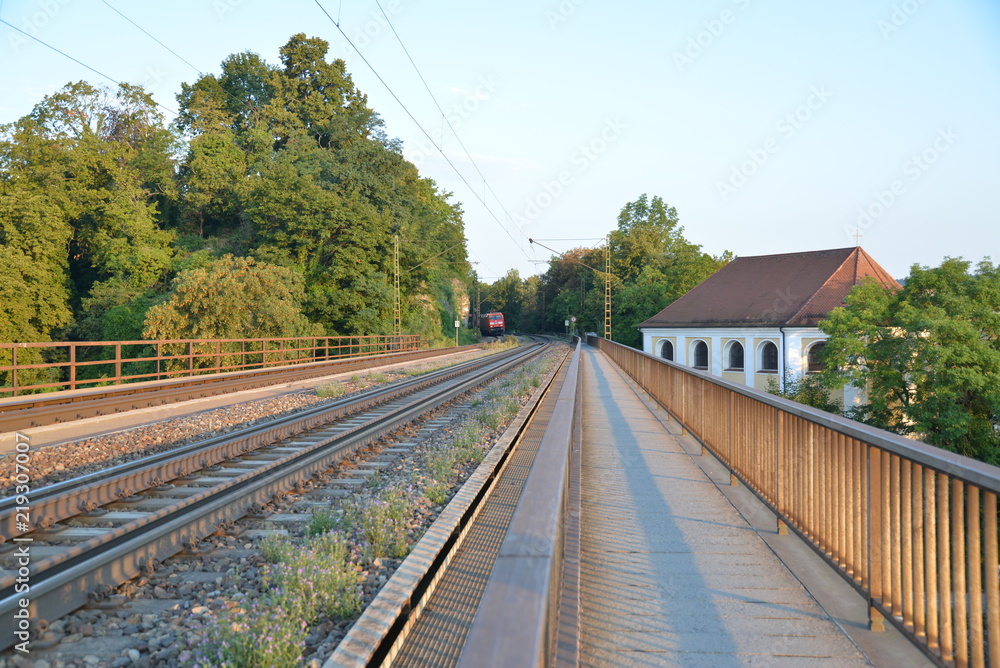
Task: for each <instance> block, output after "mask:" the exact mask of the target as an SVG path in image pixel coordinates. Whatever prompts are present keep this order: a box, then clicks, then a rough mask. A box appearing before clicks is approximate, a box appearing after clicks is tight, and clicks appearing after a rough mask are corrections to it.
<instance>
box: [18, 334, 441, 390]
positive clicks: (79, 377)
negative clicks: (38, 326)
mask: <svg viewBox="0 0 1000 668" xmlns="http://www.w3.org/2000/svg"><path fill="white" fill-rule="evenodd" d="M422 346H423V342H422V340H421V337H420V336H419V335H403V336H374V335H373V336H312V337H282V338H259V339H170V340H162V341H77V342H63V343H50V342H42V343H0V396H8V397H9V396H18V394H31V393H36V392H45V391H54V390H75V389H78V388H85V387H92V386H95V385H118V384H121V383H127V382H137V381H143V380H161V379H164V378H175V377H179V376H193V375H197V374H204V373H222V372H226V371H242V370H247V369H260V368H265V367H272V366H283V365H288V364H303V363H306V362H322V361H326V360H335V359H343V358H348V357H360V356H364V355H378V354H381V353H390V352H406V351H412V350H419V349H420V348H421V347H422Z"/></svg>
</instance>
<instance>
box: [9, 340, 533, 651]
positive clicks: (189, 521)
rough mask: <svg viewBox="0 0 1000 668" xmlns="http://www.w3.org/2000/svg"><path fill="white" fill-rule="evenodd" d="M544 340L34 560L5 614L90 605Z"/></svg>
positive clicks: (37, 616) (52, 614) (48, 613)
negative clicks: (26, 586) (24, 587)
mask: <svg viewBox="0 0 1000 668" xmlns="http://www.w3.org/2000/svg"><path fill="white" fill-rule="evenodd" d="M543 348H544V346H543V345H541V344H538V345H533V346H530V347H526V348H525V349H524V350H520V349H516V350H515V351H513V352H512V354H511V355H510V356H509V357H505V359H503V360H496V358H495V357H494V358H493V361H494V362H497V363H495V364H494V365H493V366H492V368H488V369H486V370H485V372H484V371H483V370H481V369H472V370H469V369H467V370H466V371H467V373H466V375H468V374H471V373H474V372H475V374H476V375H474V376H473V377H471V378H467V379H465V380H461V377H459V378H457V379H456V378H453V379H451V380H452V381H453V382H452V384H450V385H448V386H446V387H444V388H437V389H435V391H434V392H433V393H432V394H430V395H429V396H426V397H423V398H420V399H418V400H417V401H415V402H413V403H410V404H408V405H405V406H403V407H401V408H399V409H396V410H394V411H392V412H390V413H387V414H383V415H381V416H379V417H377V418H376V419H374V420H372V421H371V422H369V423H367V424H365V425H360V426H358V427H356V428H354V429H353V430H351V431H349V432H346V433H345V432H339V433H336V434H334V433H329V434H327V435H325V436H324V437H322V438H320V439H318V440H315V441H310V442H309V444H308V445H307V446H306V447H303V448H301V449H300V450H298V451H297V452H294V453H290V454H289V455H288V456H286V457H283V458H281V459H279V460H276V461H272V462H270V463H264V464H262V465H261V466H259V467H258V468H257V469H256V470H254V471H250V472H246V473H243V474H242V475H240V476H238V477H236V478H233V479H231V480H229V481H227V482H225V483H221V484H219V485H216V486H213V487H211V488H209V489H206V490H205V491H203V492H200V493H198V494H196V495H194V496H190V497H187V498H184V499H180V500H178V501H177V503H174V504H171V505H170V506H168V507H165V508H162V509H160V510H158V511H155V512H151V513H149V514H148V515H145V516H144V517H143V518H141V519H137V520H133V521H131V522H128V523H126V524H123V525H121V526H119V527H115V528H112V529H109V530H108V532H106V533H104V534H101V535H100V536H97V537H94V538H92V539H90V540H88V541H86V542H83V543H79V544H77V545H74V546H72V547H70V548H69V549H68V550H66V551H64V552H60V553H58V554H55V555H52V556H49V557H46V558H44V559H42V560H41V561H38V562H35V563H33V564H32V565H31V566H30V568H29V575H28V578H27V579H28V580H30V593H29V594H25V593H21V592H18V591H17V589H16V579H15V577H14V576H9V577H5V578H3V580H0V618H2V619H8V620H10V621H11V622H14V617H13V615H14V613H15V612H17V611H19V610H21V609H24V606H22V605H21V601H20V600H21V599H22V598H25V597H26V596H30V605H29V607H28V610H29V612H30V617H31V618H32V619H34V620H36V621H37V620H46V619H55V618H58V617H59V616H61V615H64V614H66V613H68V612H70V611H72V610H74V609H76V608H78V607H80V606H81V605H84V604H85V603H86V602H87V600H88V599H89V597H91V596H92V593H93V592H94V591H96V590H98V589H99V588H101V587H113V586H116V585H118V584H121V583H122V582H125V581H127V580H129V579H131V578H133V577H135V576H137V575H139V574H140V573H142V572H143V571H144V570H147V569H149V568H150V566H151V565H152V564H154V563H155V562H157V561H160V560H163V559H165V558H167V557H169V556H172V555H173V554H176V553H177V552H179V551H181V550H182V549H184V547H185V545H188V544H190V543H191V542H193V541H194V540H196V539H198V538H202V537H204V536H206V535H208V534H210V533H212V532H214V531H216V529H217V527H218V526H219V525H220V524H223V523H226V522H231V521H233V520H235V519H238V518H239V517H241V516H242V515H244V514H245V513H246V512H247V510H248V509H249V508H251V507H253V506H255V505H263V504H265V503H267V502H268V501H269V500H271V499H272V498H273V497H274V496H275V495H276V494H280V493H282V492H284V491H287V490H288V489H290V488H291V487H293V486H294V485H295V484H296V483H298V482H301V481H303V480H305V479H308V478H309V477H311V476H312V475H314V474H316V473H319V472H321V471H323V470H325V469H327V468H329V467H330V466H331V465H332V464H333V463H336V462H337V461H339V460H341V459H343V458H344V457H346V456H348V455H349V454H351V453H353V452H354V451H356V450H358V449H360V448H362V447H364V446H366V445H368V444H370V443H372V442H374V441H376V440H377V439H379V438H381V437H382V436H384V435H386V434H388V433H390V432H392V431H394V430H396V429H398V428H399V427H401V426H403V425H405V424H407V423H408V422H410V421H412V420H413V419H415V418H417V417H419V416H420V415H422V414H424V413H426V412H429V411H432V410H434V409H435V408H437V407H439V406H441V405H443V404H446V403H448V402H450V401H452V400H454V399H455V398H456V397H458V396H460V395H462V394H465V393H466V392H468V391H470V390H471V389H473V388H475V387H477V386H480V385H482V384H484V383H485V382H488V381H489V380H491V379H492V378H494V377H496V376H499V375H501V374H503V373H505V372H507V371H509V370H511V369H512V368H514V367H516V366H518V365H520V364H521V363H523V362H525V361H526V360H527V359H529V358H531V357H534V356H536V355H538V354H539V353H540V352H541V350H542V349H543ZM299 438H301V435H300V437H299ZM296 440H297V439H296ZM20 545H24V544H23V543H22V544H20ZM29 549H30V548H29ZM41 626H43V627H44V621H43V622H41ZM14 631H15V625H14V624H13V623H11V624H9V625H5V628H4V629H3V630H2V631H0V649H5V648H7V647H10V646H11V645H13V644H14V642H15V637H14Z"/></svg>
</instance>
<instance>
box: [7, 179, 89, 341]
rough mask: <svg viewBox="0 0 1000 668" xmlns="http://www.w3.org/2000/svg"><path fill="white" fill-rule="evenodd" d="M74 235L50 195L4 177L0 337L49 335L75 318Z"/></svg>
mask: <svg viewBox="0 0 1000 668" xmlns="http://www.w3.org/2000/svg"><path fill="white" fill-rule="evenodd" d="M71 235H72V230H71V229H70V227H69V225H68V224H66V221H65V220H64V219H63V217H62V215H61V213H60V211H59V208H58V207H57V206H55V205H54V204H53V203H52V202H51V201H50V200H49V198H48V197H47V196H46V195H44V194H42V193H38V192H31V191H30V190H29V191H24V190H21V191H18V190H17V189H16V188H15V187H13V186H6V185H5V184H3V183H2V182H0V341H9V342H31V341H48V340H50V336H51V334H52V332H54V331H59V330H61V329H62V328H64V327H66V326H67V325H68V324H69V323H70V320H71V318H72V312H71V311H70V309H69V275H68V272H67V268H68V257H67V256H66V245H67V244H68V243H69V239H70V236H71Z"/></svg>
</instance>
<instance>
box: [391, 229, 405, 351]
mask: <svg viewBox="0 0 1000 668" xmlns="http://www.w3.org/2000/svg"><path fill="white" fill-rule="evenodd" d="M392 265H393V277H394V278H393V281H394V282H395V294H394V298H393V304H392V331H393V333H394V334H395V335H396V336H397V337H399V336H401V335H402V333H403V307H402V305H401V304H400V296H399V235H398V234H397V235H395V236H394V237H393V246H392Z"/></svg>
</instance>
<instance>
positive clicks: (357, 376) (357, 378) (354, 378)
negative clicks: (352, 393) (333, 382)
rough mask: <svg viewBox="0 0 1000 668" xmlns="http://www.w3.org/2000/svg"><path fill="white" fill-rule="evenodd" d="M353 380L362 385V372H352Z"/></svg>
mask: <svg viewBox="0 0 1000 668" xmlns="http://www.w3.org/2000/svg"><path fill="white" fill-rule="evenodd" d="M351 382H352V383H354V384H355V385H360V384H361V374H357V373H352V374H351Z"/></svg>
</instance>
